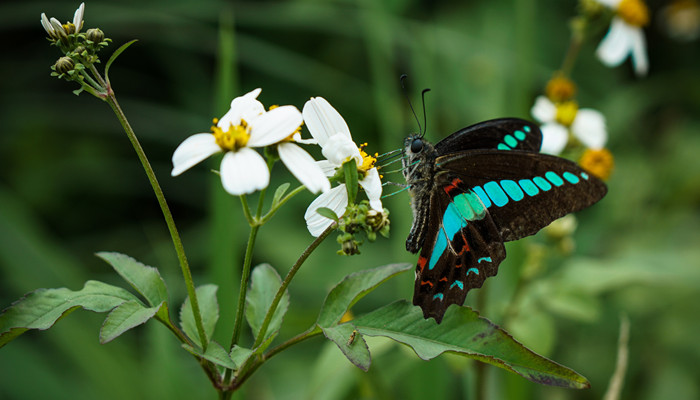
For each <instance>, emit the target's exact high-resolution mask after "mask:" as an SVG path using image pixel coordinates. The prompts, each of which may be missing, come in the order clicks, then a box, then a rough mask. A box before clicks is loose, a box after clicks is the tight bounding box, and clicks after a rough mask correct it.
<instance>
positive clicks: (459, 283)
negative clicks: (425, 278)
mask: <svg viewBox="0 0 700 400" xmlns="http://www.w3.org/2000/svg"><path fill="white" fill-rule="evenodd" d="M455 286H459V290H464V283H462V281H454V282H452V285H450V289H452V288H453V287H455Z"/></svg>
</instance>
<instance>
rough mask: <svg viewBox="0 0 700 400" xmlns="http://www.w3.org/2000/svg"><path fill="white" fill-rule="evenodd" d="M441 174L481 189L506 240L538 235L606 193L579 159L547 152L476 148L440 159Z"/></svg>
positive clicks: (482, 198)
mask: <svg viewBox="0 0 700 400" xmlns="http://www.w3.org/2000/svg"><path fill="white" fill-rule="evenodd" d="M436 165H437V166H438V170H439V171H441V172H439V173H438V174H441V173H442V174H448V175H456V176H458V177H459V178H460V179H461V180H462V181H464V183H465V184H466V186H467V187H468V188H469V190H471V191H473V192H474V193H476V194H477V195H478V196H479V198H480V200H481V202H482V203H483V204H484V206H485V207H486V209H487V210H488V214H489V215H490V217H491V218H492V219H493V222H494V223H495V224H496V226H497V227H498V231H499V233H500V235H501V237H502V238H503V241H511V240H518V239H520V238H523V237H525V236H529V235H534V234H535V233H537V232H538V231H539V230H540V229H542V228H544V227H545V226H547V225H549V224H550V223H551V222H552V221H554V220H556V219H557V218H560V217H563V216H564V215H566V214H569V213H571V212H575V211H579V210H581V209H584V208H586V207H588V206H590V205H592V204H594V203H596V202H597V201H598V200H600V199H602V198H603V196H605V194H606V193H607V187H606V186H605V183H603V182H602V181H601V180H600V179H598V178H596V177H594V176H591V175H589V174H588V173H586V171H584V170H583V169H582V168H581V167H579V166H578V165H577V164H576V163H574V162H572V161H569V160H566V159H564V158H560V157H555V156H550V155H547V154H540V153H531V152H523V151H499V150H475V151H469V152H463V153H460V154H453V155H448V156H442V157H438V158H437V160H436Z"/></svg>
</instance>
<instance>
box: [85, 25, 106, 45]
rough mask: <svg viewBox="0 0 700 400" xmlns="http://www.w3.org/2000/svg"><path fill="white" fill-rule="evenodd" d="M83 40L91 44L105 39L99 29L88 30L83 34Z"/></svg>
mask: <svg viewBox="0 0 700 400" xmlns="http://www.w3.org/2000/svg"><path fill="white" fill-rule="evenodd" d="M85 38H86V39H87V40H90V41H92V42H93V43H100V42H102V41H103V40H104V39H105V34H104V32H102V30H101V29H100V28H90V29H88V30H87V32H86V33H85Z"/></svg>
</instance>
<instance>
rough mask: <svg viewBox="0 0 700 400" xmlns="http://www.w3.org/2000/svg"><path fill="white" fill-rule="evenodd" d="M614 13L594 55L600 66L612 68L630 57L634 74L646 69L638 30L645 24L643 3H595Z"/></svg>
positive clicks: (630, 0) (619, 0)
mask: <svg viewBox="0 0 700 400" xmlns="http://www.w3.org/2000/svg"><path fill="white" fill-rule="evenodd" d="M597 1H598V2H599V3H601V4H603V5H605V6H608V7H610V8H612V9H614V10H615V13H616V15H615V17H613V20H612V23H611V24H610V30H609V31H608V33H607V34H606V35H605V37H604V38H603V41H602V42H600V45H599V46H598V50H596V54H597V55H598V58H599V59H600V60H601V61H602V62H603V64H605V65H607V66H608V67H616V66H618V65H620V64H622V62H623V61H625V59H626V58H627V56H629V55H631V58H632V64H633V65H634V70H635V72H636V73H637V75H646V73H647V71H648V70H649V61H648V58H647V50H646V40H645V39H644V32H642V27H643V26H645V25H646V24H647V23H648V22H649V10H648V9H647V6H646V4H644V2H643V0H597Z"/></svg>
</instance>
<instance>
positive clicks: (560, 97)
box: [545, 73, 576, 103]
mask: <svg viewBox="0 0 700 400" xmlns="http://www.w3.org/2000/svg"><path fill="white" fill-rule="evenodd" d="M545 93H546V94H547V97H548V98H549V99H550V100H552V101H553V102H555V103H558V102H562V101H567V100H569V99H571V98H572V97H574V94H576V85H575V84H574V82H572V81H571V80H570V79H569V78H567V77H565V76H564V75H562V74H560V73H559V74H556V75H554V77H552V79H550V80H549V82H547V87H546V88H545Z"/></svg>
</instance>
